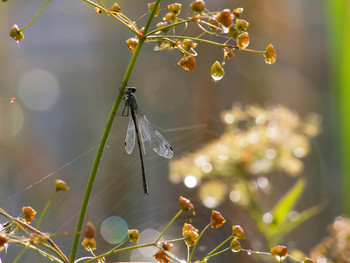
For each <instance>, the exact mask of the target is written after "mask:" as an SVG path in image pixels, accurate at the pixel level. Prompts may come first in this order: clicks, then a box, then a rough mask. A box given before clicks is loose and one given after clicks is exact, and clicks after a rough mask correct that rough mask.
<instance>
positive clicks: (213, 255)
mask: <svg viewBox="0 0 350 263" xmlns="http://www.w3.org/2000/svg"><path fill="white" fill-rule="evenodd" d="M230 249H231V248H230V247H228V248H225V249H223V250H221V251H219V252H216V253H215V254H211V255H208V256H206V257H205V258H211V257H215V256H217V255H219V254H221V253H224V252H226V251H227V250H230Z"/></svg>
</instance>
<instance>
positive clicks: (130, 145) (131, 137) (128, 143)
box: [125, 115, 135, 154]
mask: <svg viewBox="0 0 350 263" xmlns="http://www.w3.org/2000/svg"><path fill="white" fill-rule="evenodd" d="M134 146H135V125H134V121H133V120H132V118H131V115H130V120H129V125H128V130H127V131H126V137H125V150H126V152H127V153H128V154H131V153H132V150H133V149H134Z"/></svg>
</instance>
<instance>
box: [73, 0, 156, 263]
mask: <svg viewBox="0 0 350 263" xmlns="http://www.w3.org/2000/svg"><path fill="white" fill-rule="evenodd" d="M159 2H160V0H157V1H156V3H155V6H154V9H153V11H152V12H151V14H150V16H149V18H148V21H147V24H146V26H145V29H144V32H145V33H147V31H148V29H149V26H150V25H151V22H152V19H153V17H154V14H155V12H156V9H157V7H158V5H159ZM143 43H144V39H143V38H141V39H140V41H139V42H138V44H137V46H136V49H135V52H134V54H133V56H132V58H131V60H130V63H129V66H128V68H127V70H126V73H125V75H124V78H123V81H122V84H121V86H120V89H119V93H118V96H117V98H116V100H115V102H114V104H113V107H112V110H111V112H110V114H109V117H108V121H107V124H106V127H105V130H104V132H103V135H102V138H101V141H100V144H99V147H98V149H97V153H96V156H95V160H94V163H93V165H92V169H91V173H90V177H89V181H88V184H87V187H86V190H85V195H84V200H83V203H82V207H81V210H80V215H79V219H78V222H77V227H76V231H75V232H76V234H75V236H74V240H73V245H72V251H71V255H70V263H73V262H74V260H75V256H76V252H77V247H78V243H79V237H80V232H81V229H82V226H83V222H84V218H85V214H86V210H87V206H88V203H89V198H90V194H91V190H92V186H93V184H94V181H95V177H96V173H97V170H98V167H99V164H100V160H101V157H102V153H103V149H104V147H105V145H106V142H107V138H108V135H109V132H110V130H111V127H112V124H113V121H114V118H115V115H116V113H117V110H118V107H119V104H120V102H121V100H122V96H123V94H124V90H125V88H126V86H127V83H128V81H129V78H130V76H131V73H132V71H133V69H134V66H135V63H136V61H137V58H138V56H139V53H140V51H141V48H142V45H143Z"/></svg>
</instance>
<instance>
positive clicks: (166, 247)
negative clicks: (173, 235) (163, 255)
mask: <svg viewBox="0 0 350 263" xmlns="http://www.w3.org/2000/svg"><path fill="white" fill-rule="evenodd" d="M173 247H174V245H173V244H171V243H168V242H165V243H164V244H163V245H162V249H163V250H164V251H169V250H170V249H172V248H173Z"/></svg>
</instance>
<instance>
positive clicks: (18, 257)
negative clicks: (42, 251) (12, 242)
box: [12, 247, 27, 263]
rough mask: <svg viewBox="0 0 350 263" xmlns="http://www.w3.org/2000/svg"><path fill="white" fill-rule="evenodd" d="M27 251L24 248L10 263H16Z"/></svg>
mask: <svg viewBox="0 0 350 263" xmlns="http://www.w3.org/2000/svg"><path fill="white" fill-rule="evenodd" d="M26 250H27V247H24V248H23V249H22V251H21V252H19V253H18V255H17V257H16V258H15V259H14V261H13V262H12V263H17V261H18V260H19V259H20V258H21V256H22V255H23V253H24V252H25V251H26Z"/></svg>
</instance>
